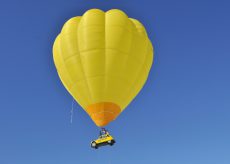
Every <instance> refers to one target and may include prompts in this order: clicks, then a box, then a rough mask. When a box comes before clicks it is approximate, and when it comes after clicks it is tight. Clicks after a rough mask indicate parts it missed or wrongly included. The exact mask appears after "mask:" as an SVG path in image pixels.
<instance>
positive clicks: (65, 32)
mask: <svg viewBox="0 0 230 164" xmlns="http://www.w3.org/2000/svg"><path fill="white" fill-rule="evenodd" d="M53 58H54V63H55V66H56V68H57V72H58V75H59V77H60V79H61V81H62V83H63V85H64V86H65V88H66V89H67V90H68V92H69V93H70V94H71V95H72V96H73V97H74V99H75V100H76V101H77V102H78V103H79V104H80V106H81V107H82V108H83V109H84V110H85V111H86V112H87V113H88V114H89V116H90V117H91V118H92V120H93V121H94V123H95V124H96V125H97V126H100V127H102V126H105V125H107V124H108V123H110V122H111V121H113V120H115V119H116V118H117V116H118V115H119V114H120V113H121V112H122V111H123V110H124V109H125V108H126V106H127V105H128V104H129V103H130V102H131V101H132V100H133V99H134V97H135V96H136V95H137V94H138V93H139V91H140V90H141V88H142V87H143V85H144V83H145V82H146V80H147V77H148V74H149V71H150V68H151V65H152V62H153V47H152V44H151V41H150V40H149V38H148V36H147V33H146V31H145V28H144V26H143V25H142V24H141V23H140V22H139V21H137V20H135V19H132V18H128V16H127V15H126V14H125V13H124V12H122V11H121V10H118V9H112V10H109V11H107V12H103V11H101V10H99V9H91V10H88V11H87V12H86V13H85V14H84V15H83V16H77V17H73V18H71V19H70V20H68V21H67V22H66V23H65V25H64V26H63V28H62V31H61V33H60V34H59V35H58V36H57V38H56V40H55V42H54V45H53Z"/></svg>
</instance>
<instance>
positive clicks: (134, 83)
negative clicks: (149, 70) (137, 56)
mask: <svg viewBox="0 0 230 164" xmlns="http://www.w3.org/2000/svg"><path fill="white" fill-rule="evenodd" d="M146 39H148V38H146ZM148 46H149V42H148V40H147V46H146V49H147V51H146V54H145V55H144V57H145V59H144V63H145V61H146V59H147V54H148ZM142 69H143V67H142V68H140V70H139V71H138V73H137V76H136V77H135V78H134V79H135V80H134V81H133V84H132V85H131V88H130V90H129V92H128V94H127V98H129V97H130V94H131V91H132V88H133V87H134V86H135V85H136V81H137V78H138V77H139V76H140V73H141V72H142ZM137 94H138V92H137ZM127 105H128V104H127V103H126V106H127Z"/></svg>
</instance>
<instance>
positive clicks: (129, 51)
mask: <svg viewBox="0 0 230 164" xmlns="http://www.w3.org/2000/svg"><path fill="white" fill-rule="evenodd" d="M130 21H131V20H130V19H129V18H127V22H130ZM130 28H131V30H130V31H131V34H132V35H131V38H130V39H131V43H130V46H129V50H128V55H127V58H126V61H125V67H127V62H128V60H129V59H130V55H131V52H132V47H133V43H134V41H133V36H134V33H133V28H134V27H132V24H131V25H130ZM130 89H132V88H130ZM124 95H125V93H123V94H122V96H121V97H123V96H124ZM124 100H126V101H127V99H124ZM123 110H124V108H123V107H122V109H121V111H123Z"/></svg>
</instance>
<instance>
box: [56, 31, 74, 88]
mask: <svg viewBox="0 0 230 164" xmlns="http://www.w3.org/2000/svg"><path fill="white" fill-rule="evenodd" d="M60 37H62V36H61V34H60ZM58 42H59V45H60V51H61V53H60V56H61V59H62V62H63V67H64V69H65V71H66V72H67V73H68V75H67V76H68V78H69V79H70V81H71V87H70V88H69V87H68V90H69V89H71V88H72V85H74V83H73V79H72V77H71V76H70V73H69V70H68V69H67V68H66V63H65V60H64V57H63V52H62V51H63V49H62V44H61V38H60V39H59V40H58ZM60 79H62V78H60ZM61 81H62V80H61ZM64 83H65V82H64V81H63V84H64Z"/></svg>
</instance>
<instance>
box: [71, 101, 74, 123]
mask: <svg viewBox="0 0 230 164" xmlns="http://www.w3.org/2000/svg"><path fill="white" fill-rule="evenodd" d="M73 110H74V98H73V100H72V105H71V111H70V114H71V115H70V123H71V124H72V123H73V112H74V111H73Z"/></svg>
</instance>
